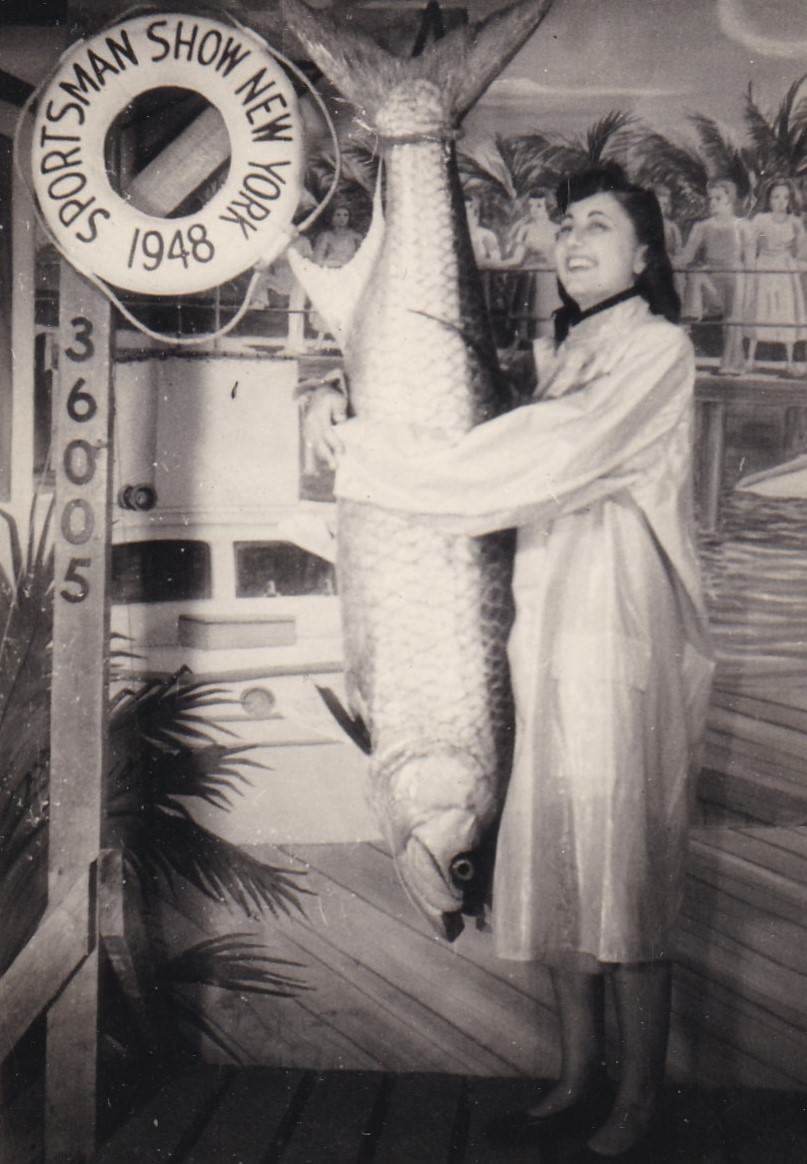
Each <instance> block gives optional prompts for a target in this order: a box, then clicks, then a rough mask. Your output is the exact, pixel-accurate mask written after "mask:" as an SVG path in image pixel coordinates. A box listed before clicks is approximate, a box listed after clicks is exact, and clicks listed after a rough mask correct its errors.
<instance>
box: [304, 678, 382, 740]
mask: <svg viewBox="0 0 807 1164" xmlns="http://www.w3.org/2000/svg"><path fill="white" fill-rule="evenodd" d="M314 686H315V687H316V689H317V691H318V692H319V694H320V697H321V698H322V701H323V703H324V704H325V706H326V707H327V708H328V711H329V712H330V713H331V715H332V716H333V718H334V719H335V720H336V722H337V723H338V724H339V726H340V728H341V729H342V731H343V732H345V734H346V735H348V736H349V737H350V739H351V740H352V741H353V743H354V744H355V745H356V747H357V748H359V749H360V750H361V751H362V752H364V754H365V756H369V755H370V753H371V751H372V750H373V747H372V741H371V740H370V733H369V732H368V730H367V727H366V725H365V723H364V720H363V719H362V718H361V717H360V716H358V715H357V716H352V715H351V714H350V712H349V711H348V710H347V708H346V707H345V706H344V704H343V703H342V701H341V699H340V698H339V696H338V695H337V694H336V692H335V691H332V690H331V688H330V687H320V685H319V684H318V683H315V684H314Z"/></svg>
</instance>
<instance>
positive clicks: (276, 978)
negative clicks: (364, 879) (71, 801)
mask: <svg viewBox="0 0 807 1164" xmlns="http://www.w3.org/2000/svg"><path fill="white" fill-rule="evenodd" d="M40 507H41V502H40ZM51 515H52V501H46V502H45V513H44V514H43V515H41V516H40V515H39V514H38V513H37V505H36V503H35V504H34V507H33V509H32V512H31V515H30V517H29V522H28V526H29V530H30V531H31V532H30V533H29V536H28V540H27V543H26V545H25V546H23V545H22V544H21V539H20V537H19V533H18V529H17V525H16V523H15V521H14V519H13V518H12V517H11V516H10V515H9V514H7V513H5V512H3V511H2V510H0V520H2V521H4V522H5V527H6V543H7V546H6V553H5V554H4V556H3V560H4V561H5V562H6V563H7V570H6V569H3V568H2V567H0V917H2V919H3V924H2V929H1V930H0V973H2V971H3V969H4V968H5V967H6V966H8V965H9V964H10V962H11V961H12V960H13V958H14V957H15V955H16V953H17V952H18V950H19V949H20V948H21V946H22V945H23V944H24V942H25V941H26V940H27V939H28V938H29V936H30V935H31V933H32V932H33V930H34V929H35V927H36V925H37V923H38V921H39V919H40V917H41V915H42V913H43V911H44V908H45V904H46V880H47V877H46V874H47V869H46V858H47V825H48V776H49V766H50V668H51V637H52V626H53V617H52V616H53V551H52V548H51V547H50V538H49V529H50V523H51ZM220 698H221V692H219V691H217V690H216V689H214V688H212V687H211V686H210V685H209V684H205V683H194V682H192V681H189V676H188V675H186V674H179V675H176V676H171V677H167V678H165V679H162V680H158V681H153V682H150V683H147V684H145V685H143V686H141V687H138V688H136V689H133V690H131V691H126V692H124V693H122V694H121V695H120V696H119V697H118V698H117V699H115V700H114V701H113V702H112V704H111V706H110V709H109V716H108V729H107V730H108V741H107V742H108V753H109V762H108V768H107V790H106V792H107V794H106V801H107V816H106V822H105V827H104V837H103V844H104V845H105V846H107V847H113V848H119V849H121V850H122V851H123V853H124V859H125V861H126V865H127V867H128V869H129V871H130V873H131V874H132V876H130V877H127V884H133V885H134V884H136V885H139V888H140V890H141V894H140V896H141V898H142V900H143V902H144V903H145V905H146V918H147V929H148V932H149V933H150V935H151V936H152V938H153V939H154V940H153V954H154V956H155V957H154V960H156V961H157V962H158V963H159V964H158V966H157V973H156V977H157V980H158V981H160V982H161V983H162V985H163V987H164V993H165V994H166V995H167V994H170V995H171V998H172V1000H173V1004H174V1005H173V1012H174V1014H175V1015H178V1016H179V1018H180V1019H181V1021H183V1022H184V1024H185V1025H188V1024H191V1025H192V1026H194V1027H195V1028H196V1030H197V1031H201V1032H203V1033H204V1034H205V1035H206V1037H207V1038H209V1039H211V1040H212V1041H214V1042H215V1043H217V1044H218V1046H219V1047H220V1048H221V1049H222V1050H223V1051H225V1052H226V1053H227V1054H228V1055H230V1057H232V1058H234V1059H236V1060H237V1059H238V1058H239V1050H238V1047H237V1045H236V1044H235V1043H234V1042H233V1040H232V1039H230V1038H229V1036H228V1034H227V1032H226V1031H224V1030H221V1029H220V1028H217V1027H216V1025H215V1023H214V1022H213V1021H212V1020H211V1019H210V1018H209V1016H207V1015H205V1014H204V1013H203V1012H202V1011H200V1010H199V1009H198V1008H194V1007H193V1006H192V1005H191V1003H190V1001H189V1000H188V999H187V998H186V997H184V995H183V987H184V986H185V985H187V983H188V981H189V980H190V979H191V978H193V976H194V974H195V975H196V977H195V978H194V979H193V980H194V981H197V982H198V981H200V980H201V981H204V982H212V983H213V984H214V985H217V986H220V987H222V988H224V989H232V990H237V991H239V992H240V993H247V992H248V993H252V994H273V995H277V996H281V997H285V996H288V995H291V994H295V993H298V992H299V991H300V990H304V989H305V988H306V987H305V984H304V982H303V981H302V980H301V979H300V977H299V976H298V974H297V970H298V969H299V967H297V966H296V965H292V964H290V963H288V962H286V961H284V960H282V959H276V958H273V957H272V956H271V954H270V952H269V951H268V950H267V949H266V948H265V947H264V945H263V943H262V942H260V941H259V940H258V939H257V938H256V937H255V936H254V935H250V934H244V933H241V932H238V933H234V934H225V935H219V936H218V937H216V938H215V939H209V940H207V941H203V942H201V943H198V944H197V945H195V946H193V947H191V948H190V949H187V950H183V951H181V952H180V953H179V954H178V955H177V954H175V955H173V956H169V955H168V954H166V953H165V952H164V950H163V943H162V942H161V941H160V935H159V927H158V925H157V919H158V914H159V906H160V903H161V902H167V903H170V904H172V905H176V904H177V902H183V901H186V900H187V899H188V897H189V896H192V895H193V893H194V892H195V893H197V894H200V895H202V897H203V898H207V899H209V900H211V901H214V902H217V903H221V902H224V903H226V904H227V905H228V906H230V907H231V908H232V910H234V911H237V912H238V913H239V914H240V915H241V917H242V918H243V919H245V920H248V921H254V920H256V919H259V918H261V917H276V916H278V915H281V914H286V915H287V914H292V913H301V912H302V904H301V903H302V895H303V894H305V893H307V892H308V891H307V890H306V889H305V887H304V886H303V885H301V884H300V880H299V874H297V873H295V872H294V871H293V870H291V869H286V868H280V867H276V866H273V865H270V864H267V863H264V862H260V861H257V860H255V859H254V858H253V857H251V856H250V855H249V854H248V853H246V852H244V851H243V850H241V849H240V848H238V847H237V846H236V845H233V844H230V843H229V842H227V841H225V840H223V839H222V838H220V837H218V836H217V835H215V834H214V833H212V832H210V831H208V830H207V829H204V828H202V827H201V826H200V825H199V824H197V823H196V821H195V820H194V818H193V815H192V813H191V811H190V810H189V808H188V805H192V804H193V803H194V802H197V803H198V802H199V801H206V802H208V803H211V804H215V805H218V806H219V807H220V808H224V809H226V808H227V807H228V806H229V805H230V803H231V797H232V795H233V794H234V793H236V792H237V791H238V790H239V787H240V786H241V785H243V784H244V783H245V782H246V783H248V777H247V775H246V769H247V768H248V767H249V765H250V763H251V761H250V759H249V756H248V755H246V754H245V751H246V749H244V748H240V747H237V746H227V745H222V744H219V743H217V742H216V741H215V740H214V738H213V736H212V734H211V732H210V721H209V719H208V718H207V716H206V712H207V710H208V708H209V705H210V704H211V703H213V702H216V701H220ZM163 954H164V956H162V957H161V955H163Z"/></svg>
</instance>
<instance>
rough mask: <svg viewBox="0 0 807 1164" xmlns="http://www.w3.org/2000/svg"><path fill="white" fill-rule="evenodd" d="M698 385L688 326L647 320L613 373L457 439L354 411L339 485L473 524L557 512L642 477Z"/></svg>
mask: <svg viewBox="0 0 807 1164" xmlns="http://www.w3.org/2000/svg"><path fill="white" fill-rule="evenodd" d="M693 384H694V359H693V353H692V345H691V344H690V342H689V340H688V339H687V337H686V336H685V334H684V333H683V332H682V331H681V330H680V329H678V328H676V327H673V326H671V325H667V324H648V325H646V326H645V327H643V328H641V329H640V330H639V331H637V332H636V333H635V335H634V337H633V338H632V339H631V341H630V345H629V346H628V348H627V350H626V352H625V354H624V357H623V358H622V360H621V362H620V364H619V366H618V367H617V368H615V369H614V370H613V371H612V372H609V373H607V374H603V375H600V376H597V377H595V378H594V379H592V380H591V381H590V382H589V383H588V384H586V385H585V386H584V387H581V388H580V389H578V390H577V391H573V392H570V393H569V394H568V395H567V396H563V397H560V398H557V399H550V400H540V401H538V402H536V403H534V404H528V405H525V406H524V407H523V408H518V409H516V410H514V411H513V412H509V413H506V414H505V415H503V416H499V417H496V418H495V419H494V420H491V421H488V422H486V423H485V424H481V425H479V426H477V427H476V428H475V429H472V430H471V431H470V432H469V433H467V434H466V435H465V436H464V437H462V438H460V439H459V440H458V441H457V442H456V443H454V444H448V443H446V442H445V440H442V441H441V440H440V439H439V437H438V438H435V436H434V435H433V434H432V435H431V437H430V436H429V434H428V433H427V432H424V430H415V429H413V428H412V427H410V426H403V425H400V426H399V425H372V424H368V423H366V422H361V421H349V422H348V423H347V424H346V425H344V426H342V428H341V429H339V430H338V438H337V439H340V440H341V444H342V448H343V450H344V452H343V455H342V456H341V458H340V461H339V465H338V470H337V481H336V493H337V495H338V496H340V497H343V498H350V499H352V500H354V501H364V502H369V503H372V504H373V505H379V506H381V507H382V508H385V509H392V510H400V511H404V512H408V513H417V514H423V515H430V516H431V517H433V518H438V519H440V524H442V525H445V526H446V528H449V529H451V530H452V531H454V532H463V533H469V534H481V533H489V532H492V531H493V530H496V529H506V528H508V527H510V526H514V525H521V524H527V523H530V522H534V521H540V520H546V521H551V520H553V519H554V518H556V517H559V516H561V515H562V514H563V513H567V512H571V511H572V510H574V509H577V508H581V507H582V506H584V505H588V504H591V503H592V502H593V501H596V500H598V499H600V498H602V497H605V496H608V495H609V494H612V493H615V492H618V491H620V490H621V489H623V488H624V487H625V485H626V484H630V483H631V481H633V480H635V479H636V477H637V475H638V474H639V473H640V472H641V471H642V468H641V466H640V465H639V461H640V459H641V461H642V465H646V463H647V462H646V456H645V457H643V456H642V455H643V454H645V455H646V454H647V453H648V450H652V448H653V445H654V444H656V443H657V442H658V441H659V440H660V438H662V437H663V436H664V435H665V434H666V433H668V432H669V431H670V429H671V428H673V427H674V426H675V425H676V424H677V423H678V421H679V420H680V418H681V416H682V414H683V412H684V411H685V410H686V409H688V408H689V407H690V402H691V398H692V389H693Z"/></svg>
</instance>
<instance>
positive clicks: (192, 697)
mask: <svg viewBox="0 0 807 1164" xmlns="http://www.w3.org/2000/svg"><path fill="white" fill-rule="evenodd" d="M189 675H190V672H189V671H188V669H187V667H183V668H182V669H181V670H179V671H177V672H176V674H174V675H171V676H168V677H167V678H160V679H153V680H149V681H148V682H146V683H144V684H143V685H142V686H141V687H138V688H134V689H131V690H129V691H127V692H124V693H122V695H121V697H120V698H119V699H118V700H116V701H115V704H114V714H113V715H112V718H111V721H110V725H109V726H110V731H109V742H110V749H111V758H112V760H113V762H114V760H115V759H116V757H117V756H118V755H119V754H121V753H122V754H125V755H131V754H133V753H136V752H137V750H138V742H139V746H140V747H144V746H154V747H157V748H162V749H164V750H167V751H170V750H172V749H176V748H181V747H187V746H188V745H190V744H192V743H198V744H203V745H206V744H210V743H213V742H214V737H213V736H212V734H211V731H210V715H209V712H210V709H211V708H215V707H217V706H218V707H221V705H222V704H226V703H228V702H231V703H233V704H234V703H235V700H234V699H233V698H232V696H230V695H228V693H227V691H226V690H225V689H224V688H222V687H216V686H215V685H214V684H211V683H199V682H194V681H193V680H191V679H190V678H189ZM218 730H219V731H220V732H224V734H230V735H232V733H231V732H229V731H227V730H226V729H224V728H223V727H220V728H219V729H218Z"/></svg>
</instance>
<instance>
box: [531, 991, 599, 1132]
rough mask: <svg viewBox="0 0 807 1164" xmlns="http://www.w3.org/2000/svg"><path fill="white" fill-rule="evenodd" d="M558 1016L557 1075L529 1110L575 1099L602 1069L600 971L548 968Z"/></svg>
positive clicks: (541, 1111)
mask: <svg viewBox="0 0 807 1164" xmlns="http://www.w3.org/2000/svg"><path fill="white" fill-rule="evenodd" d="M551 977H552V986H553V988H554V991H555V998H556V1000H557V1004H558V1012H559V1017H560V1043H561V1072H560V1079H559V1080H558V1082H557V1083H556V1084H555V1086H554V1087H552V1088H551V1089H550V1090H549V1091H548V1092H547V1093H546V1095H543V1096H542V1097H541V1099H540V1100H539V1101H538V1102H537V1103H535V1104H534V1105H533V1106H532V1107H531V1108H530V1109H529V1110H530V1112H531V1113H532V1114H533V1115H539V1116H545V1115H550V1114H551V1113H554V1112H557V1111H563V1110H564V1109H565V1108H567V1107H571V1106H572V1104H575V1103H577V1102H578V1101H579V1100H580V1099H582V1098H583V1096H584V1094H585V1093H586V1092H587V1091H588V1089H589V1087H590V1085H591V1083H592V1081H593V1080H594V1079H596V1077H597V1076H598V1075H599V1073H600V1071H601V1070H602V1057H603V1050H604V1033H603V1032H604V1024H603V1011H604V1001H603V1000H604V992H603V977H602V975H601V974H578V973H575V972H569V971H565V970H552V971H551Z"/></svg>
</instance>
